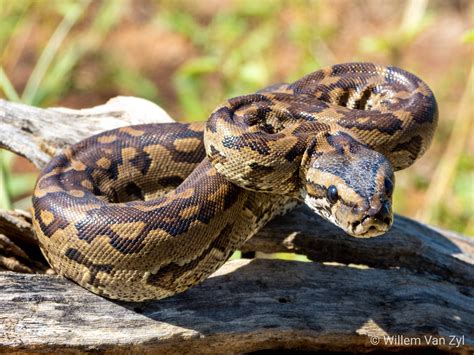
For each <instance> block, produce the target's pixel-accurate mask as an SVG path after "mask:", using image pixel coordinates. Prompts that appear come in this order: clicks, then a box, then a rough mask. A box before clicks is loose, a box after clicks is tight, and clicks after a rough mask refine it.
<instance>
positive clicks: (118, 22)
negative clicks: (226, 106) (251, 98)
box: [0, 0, 474, 235]
mask: <svg viewBox="0 0 474 355" xmlns="http://www.w3.org/2000/svg"><path fill="white" fill-rule="evenodd" d="M390 6H391V7H390ZM464 6H465V8H463V9H460V10H459V9H456V6H454V5H453V4H449V3H440V2H434V1H429V0H408V1H406V2H403V3H402V2H400V3H393V4H392V3H390V2H387V3H384V6H383V7H380V5H379V2H378V1H368V2H366V3H365V4H364V6H362V5H361V4H358V3H352V2H348V1H337V2H333V1H323V0H320V1H303V0H297V1H292V2H288V1H254V0H243V1H221V2H212V3H206V4H205V5H199V4H196V3H194V2H191V1H186V0H179V1H171V0H162V1H159V2H157V1H141V0H137V1H134V2H133V3H132V2H130V1H126V0H124V1H114V0H104V1H90V0H64V1H37V0H20V1H8V0H0V49H1V51H0V95H3V97H5V98H7V99H8V100H11V101H21V102H24V103H28V104H32V105H37V106H51V105H68V106H75V107H86V106H91V105H96V104H99V103H103V102H104V101H106V100H107V99H108V98H109V97H112V96H116V95H118V94H126V95H133V96H139V97H144V98H147V99H149V100H152V101H155V102H158V103H159V104H160V105H162V106H163V107H164V108H165V109H167V110H168V111H169V112H170V113H171V114H172V115H174V116H175V117H177V118H178V119H184V120H204V119H205V118H206V117H207V116H208V115H209V113H210V112H211V111H212V110H213V109H214V108H215V107H216V106H217V105H218V104H219V103H221V102H222V101H223V100H225V99H226V98H228V97H232V96H236V95H240V94H244V93H250V92H254V91H255V90H258V89H260V88H262V87H264V86H266V85H268V84H271V83H275V82H281V81H291V80H294V79H297V78H299V77H301V76H302V75H304V74H306V73H308V72H311V71H314V70H316V69H318V68H320V67H322V66H326V65H330V64H334V63H336V62H346V61H356V60H366V61H377V62H381V63H385V64H388V63H390V64H395V65H400V66H402V67H404V68H406V69H408V70H411V71H414V72H416V73H418V74H419V75H420V76H421V77H422V78H424V79H425V80H427V82H428V83H429V84H430V86H431V87H432V88H433V89H434V92H435V94H436V96H437V98H438V101H439V107H440V124H439V127H438V131H437V135H436V137H435V141H434V142H433V145H432V147H431V148H430V150H429V151H428V153H427V155H426V157H423V158H422V159H421V160H420V161H419V162H418V163H417V164H415V165H414V166H413V167H411V168H410V169H408V170H405V171H402V172H400V173H399V174H398V175H397V187H396V191H395V196H394V200H395V209H396V211H397V212H398V213H401V214H405V215H409V216H411V217H416V218H418V219H420V220H422V221H425V222H428V223H432V224H435V225H439V226H442V227H445V228H449V229H453V230H456V231H459V232H462V233H465V234H469V235H474V217H473V216H474V209H473V208H474V207H473V206H474V191H473V186H474V173H473V171H474V164H473V163H472V162H473V159H472V155H473V150H474V146H473V144H472V139H470V137H471V135H472V130H473V127H472V116H473V115H472V107H471V106H472V105H471V102H472V101H473V99H474V98H473V85H474V84H473V79H472V75H473V74H472V68H471V66H472V46H473V41H474V35H473V33H474V30H473V29H472V28H469V27H466V23H472V16H471V17H469V16H470V15H469V14H472V11H471V10H472V4H469V3H467V4H465V5H464ZM374 9H375V10H374ZM342 19H344V21H342ZM446 19H448V20H450V21H451V22H448V23H446V22H443V21H444V20H446ZM440 26H441V27H442V26H445V27H442V28H441V27H440ZM137 29H138V30H137ZM440 29H441V31H440ZM134 30H135V32H133V31H134ZM437 31H438V32H439V33H438V32H437ZM130 33H132V34H133V36H132V35H130ZM433 33H435V36H433ZM127 38H128V39H127ZM130 38H131V39H130ZM433 38H436V41H433ZM134 42H137V43H140V47H139V48H140V49H139V50H137V49H136V48H137V47H136V46H135V47H134ZM438 47H440V48H441V49H442V50H441V51H436V48H438ZM420 48H421V49H420ZM446 52H447V53H449V55H445V54H444V53H446ZM469 54H470V58H469ZM155 63H156V64H155ZM15 164H16V159H14V157H13V156H12V155H11V154H10V153H7V152H1V153H0V208H14V207H27V206H28V203H29V202H28V191H30V190H31V188H32V185H33V182H34V174H33V173H31V172H30V173H18V172H16V171H15V166H16V165H15Z"/></svg>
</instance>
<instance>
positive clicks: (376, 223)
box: [348, 215, 392, 238]
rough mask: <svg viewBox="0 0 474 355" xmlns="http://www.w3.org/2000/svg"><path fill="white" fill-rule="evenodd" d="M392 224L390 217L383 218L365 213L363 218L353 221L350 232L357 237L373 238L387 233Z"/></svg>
mask: <svg viewBox="0 0 474 355" xmlns="http://www.w3.org/2000/svg"><path fill="white" fill-rule="evenodd" d="M391 224H392V220H391V218H390V217H385V218H383V219H382V220H380V219H375V218H373V217H371V216H368V215H365V216H364V217H362V219H361V220H359V221H355V222H352V223H351V224H350V228H349V232H348V233H349V234H350V235H351V236H353V237H356V238H373V237H377V236H379V235H382V234H384V233H386V232H387V231H388V230H389V229H390V226H391Z"/></svg>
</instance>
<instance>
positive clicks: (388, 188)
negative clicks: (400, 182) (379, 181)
mask: <svg viewBox="0 0 474 355" xmlns="http://www.w3.org/2000/svg"><path fill="white" fill-rule="evenodd" d="M383 186H384V188H385V194H386V195H387V197H391V196H392V194H393V182H392V180H390V179H389V178H385V180H384V182H383Z"/></svg>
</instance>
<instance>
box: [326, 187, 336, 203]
mask: <svg viewBox="0 0 474 355" xmlns="http://www.w3.org/2000/svg"><path fill="white" fill-rule="evenodd" d="M338 197H339V195H338V193H337V188H336V186H334V185H331V186H329V187H328V200H329V202H331V203H336V201H337V198H338Z"/></svg>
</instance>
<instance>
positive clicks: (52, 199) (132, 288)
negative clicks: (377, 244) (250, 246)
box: [33, 63, 437, 301]
mask: <svg viewBox="0 0 474 355" xmlns="http://www.w3.org/2000/svg"><path fill="white" fill-rule="evenodd" d="M436 123H437V106H436V101H435V98H434V96H433V94H432V92H431V91H430V89H429V88H428V86H427V85H426V84H425V83H424V82H423V81H421V80H420V79H419V78H417V77H416V76H414V75H413V74H410V73H408V72H406V71H404V70H402V69H399V68H395V67H383V66H378V65H375V64H371V63H348V64H340V65H335V66H332V67H328V68H325V69H322V70H319V71H317V72H314V73H312V74H309V75H307V76H305V77H303V78H302V79H300V80H298V81H296V82H294V83H292V84H278V85H273V86H271V87H268V88H266V89H263V90H261V91H259V92H257V93H255V94H250V95H245V96H240V97H237V98H233V99H230V100H228V101H227V102H226V103H225V104H223V105H222V106H220V107H218V108H217V109H216V110H215V111H214V112H213V113H212V114H211V116H210V118H209V119H208V121H207V122H201V123H188V124H184V123H169V124H150V125H139V126H130V127H123V128H118V129H115V130H111V131H107V132H103V133H101V134H98V135H96V136H93V137H90V138H87V139H85V140H84V141H81V142H79V143H77V144H75V145H72V146H71V147H69V148H67V149H65V150H64V151H63V152H62V153H61V154H60V155H58V156H56V157H54V158H53V159H52V161H51V162H50V163H49V164H48V165H47V166H46V167H45V169H44V170H43V171H42V172H41V174H40V177H39V179H38V182H37V184H36V188H35V192H34V197H33V208H34V216H33V222H34V227H35V231H36V233H37V235H38V237H39V240H40V245H41V249H42V251H43V254H44V255H45V257H46V259H47V260H48V262H49V263H50V264H51V266H52V267H53V269H54V270H55V271H56V272H58V273H59V274H61V275H64V276H66V277H67V278H70V279H72V280H73V281H75V282H76V283H78V284H79V285H81V286H83V287H85V288H87V289H88V290H90V291H92V292H95V293H97V294H100V295H103V296H105V297H109V298H113V299H121V300H128V301H143V300H148V299H159V298H163V297H168V296H171V295H173V294H176V293H179V292H182V291H184V290H186V289H188V288H189V287H191V286H193V285H195V284H197V283H199V282H201V281H203V280H204V279H205V278H207V277H208V276H209V275H210V274H211V273H212V272H214V271H215V270H216V269H217V268H219V267H220V266H221V265H222V264H223V263H224V262H225V261H226V260H227V259H228V258H229V256H230V255H231V254H232V252H233V251H235V250H236V249H237V248H238V247H239V246H240V245H241V244H242V243H243V242H245V241H246V240H247V239H248V238H250V237H252V236H253V235H254V234H255V233H256V232H257V231H258V230H259V229H260V228H261V227H262V226H264V225H265V224H266V223H267V222H268V221H269V220H270V219H271V218H272V217H274V216H275V215H276V214H279V213H282V212H284V211H286V210H288V209H289V208H291V207H292V206H294V205H295V204H296V203H297V201H302V202H304V203H306V204H307V205H308V206H309V207H310V208H311V209H312V210H314V212H315V213H317V214H319V215H321V216H322V217H324V218H326V219H327V220H329V221H331V222H332V223H334V224H336V225H337V226H339V227H341V228H342V229H343V230H344V231H346V232H347V233H348V234H350V235H352V236H354V237H360V238H368V237H374V236H377V235H380V234H383V233H384V232H386V231H387V230H388V229H389V228H390V226H391V224H392V220H393V216H392V205H391V196H392V192H393V187H394V183H395V181H394V171H396V170H400V169H404V168H406V167H408V166H409V165H411V164H412V163H413V162H414V161H415V160H416V159H417V158H419V157H420V156H421V155H422V154H423V153H424V152H425V151H426V149H427V148H428V146H429V144H430V141H431V139H432V137H433V134H434V130H435V128H436Z"/></svg>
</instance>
